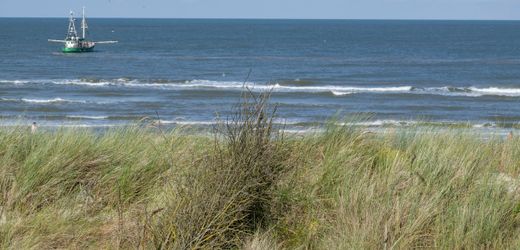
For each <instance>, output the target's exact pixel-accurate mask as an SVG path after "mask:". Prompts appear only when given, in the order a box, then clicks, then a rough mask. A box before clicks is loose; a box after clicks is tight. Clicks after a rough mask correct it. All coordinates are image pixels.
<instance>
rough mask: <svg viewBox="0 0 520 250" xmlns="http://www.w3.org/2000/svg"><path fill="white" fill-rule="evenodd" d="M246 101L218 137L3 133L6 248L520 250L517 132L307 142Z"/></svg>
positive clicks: (429, 132)
mask: <svg viewBox="0 0 520 250" xmlns="http://www.w3.org/2000/svg"><path fill="white" fill-rule="evenodd" d="M266 95H267V94H266ZM243 99H244V100H245V101H244V102H243V103H242V104H241V105H238V106H237V107H235V109H236V110H235V113H234V114H235V115H234V116H232V117H229V118H228V119H226V120H224V121H222V122H221V123H220V124H219V125H217V126H216V127H215V129H214V132H213V133H212V134H211V135H210V136H208V135H197V134H195V135H190V134H186V133H182V130H180V129H176V130H164V129H162V128H160V127H157V126H142V125H136V126H128V127H125V128H114V129H109V130H107V131H103V132H95V131H92V130H89V129H84V128H83V129H79V128H78V129H74V128H63V129H58V130H48V131H44V130H41V129H40V130H39V131H37V132H36V133H34V134H33V133H30V131H29V129H28V128H25V127H22V126H19V127H10V128H7V127H6V128H3V129H0V247H1V248H10V249H26V248H38V249H39V248H96V249H97V248H103V249H116V248H124V249H126V248H146V249H148V248H155V249H187V248H190V249H208V248H239V249H294V248H299V249H390V248H397V249H402V248H442V249H453V248H454V249H475V248H479V249H482V248H486V249H487V248H491V249H519V248H520V178H519V176H520V139H519V138H518V137H513V138H510V139H505V138H501V137H498V136H497V137H491V138H486V139H483V138H482V137H481V136H479V135H478V134H476V132H475V131H474V130H467V131H468V132H461V131H460V130H455V129H453V130H449V129H448V130H447V129H443V130H438V129H436V128H429V129H428V128H405V129H403V130H396V129H387V130H384V131H380V132H378V133H370V132H368V133H367V132H366V131H363V129H362V128H360V127H354V126H349V125H343V126H338V125H334V124H336V123H334V122H331V123H330V125H328V126H327V127H326V128H325V129H324V131H323V132H319V133H309V134H306V135H304V136H294V135H289V134H284V133H282V132H280V130H278V129H276V128H274V127H273V124H272V121H273V119H274V118H275V116H276V107H272V106H270V105H269V103H268V102H267V101H266V100H268V96H261V97H257V96H256V97H255V96H254V95H252V94H251V93H245V94H244V97H243ZM345 124H349V123H345Z"/></svg>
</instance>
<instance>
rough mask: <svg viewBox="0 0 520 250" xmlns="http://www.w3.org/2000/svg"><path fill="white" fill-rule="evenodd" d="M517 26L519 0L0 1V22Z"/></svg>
mask: <svg viewBox="0 0 520 250" xmlns="http://www.w3.org/2000/svg"><path fill="white" fill-rule="evenodd" d="M82 6H86V7H87V14H88V16H89V17H135V18H149V17H153V18H283V19H285V18H287V19H449V20H460V19H462V20H520V0H0V17H65V16H67V15H68V13H69V10H76V11H78V12H79V11H80V10H81V7H82Z"/></svg>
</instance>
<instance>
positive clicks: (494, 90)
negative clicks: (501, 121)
mask: <svg viewBox="0 0 520 250" xmlns="http://www.w3.org/2000/svg"><path fill="white" fill-rule="evenodd" d="M0 84H16V85H24V84H53V85H77V86H86V87H123V88H158V89H171V90H193V89H202V90H212V89H213V90H231V91H240V90H242V89H243V88H244V87H248V88H249V89H251V90H252V91H266V90H271V91H273V92H282V93H291V92H303V93H330V94H332V95H333V96H346V95H352V94H362V93H373V94H420V95H442V96H461V97H481V96H505V97H520V88H500V87H495V86H490V87H474V86H470V87H452V86H443V87H414V86H381V87H379V86H371V87H361V86H341V85H322V86H316V85H314V86H312V85H289V84H287V83H286V82H282V84H280V83H273V84H256V83H253V82H246V83H244V82H238V81H211V80H187V81H172V80H164V79H155V80H138V79H129V78H118V79H112V80H107V79H76V80H11V81H10V80H0Z"/></svg>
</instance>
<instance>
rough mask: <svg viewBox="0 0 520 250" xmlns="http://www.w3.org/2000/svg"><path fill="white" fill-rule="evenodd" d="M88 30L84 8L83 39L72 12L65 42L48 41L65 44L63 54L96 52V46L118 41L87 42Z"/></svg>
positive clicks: (82, 21)
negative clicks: (79, 34) (77, 29)
mask: <svg viewBox="0 0 520 250" xmlns="http://www.w3.org/2000/svg"><path fill="white" fill-rule="evenodd" d="M87 29H88V24H87V19H86V18H85V7H83V16H82V20H81V31H82V32H81V33H82V34H81V35H82V36H81V37H79V36H78V33H77V31H76V19H75V18H74V12H72V11H71V12H70V18H69V28H68V31H67V36H66V37H65V40H56V39H48V41H49V42H55V43H64V44H65V46H64V47H63V49H62V52H63V53H74V52H76V53H77V52H91V51H93V50H94V47H95V46H96V44H113V43H117V41H97V42H94V41H88V40H86V32H87Z"/></svg>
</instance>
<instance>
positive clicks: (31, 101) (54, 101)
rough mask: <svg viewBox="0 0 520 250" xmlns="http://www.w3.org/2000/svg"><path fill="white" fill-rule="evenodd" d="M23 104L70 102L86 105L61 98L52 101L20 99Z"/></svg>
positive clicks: (78, 101) (79, 101)
mask: <svg viewBox="0 0 520 250" xmlns="http://www.w3.org/2000/svg"><path fill="white" fill-rule="evenodd" d="M20 100H21V101H23V102H27V103H40V104H42V103H62V102H69V103H86V101H82V100H68V99H62V98H59V97H56V98H52V99H29V98H22V99H20Z"/></svg>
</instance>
